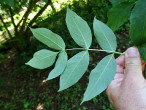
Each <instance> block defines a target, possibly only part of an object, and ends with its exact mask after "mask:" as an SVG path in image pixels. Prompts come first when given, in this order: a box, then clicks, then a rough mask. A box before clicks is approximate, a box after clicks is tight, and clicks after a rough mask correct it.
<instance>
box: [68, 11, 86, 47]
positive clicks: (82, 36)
mask: <svg viewBox="0 0 146 110" xmlns="http://www.w3.org/2000/svg"><path fill="white" fill-rule="evenodd" d="M68 15H69V16H70V13H68ZM76 16H77V15H76ZM70 18H71V19H72V20H73V22H74V23H75V25H76V27H77V29H78V30H79V32H80V34H81V37H82V38H83V40H84V42H85V46H86V48H88V46H87V42H86V41H85V39H84V36H83V34H82V32H81V31H80V29H79V27H78V25H77V24H76V22H75V20H74V19H73V18H72V16H70ZM68 24H69V22H68Z"/></svg>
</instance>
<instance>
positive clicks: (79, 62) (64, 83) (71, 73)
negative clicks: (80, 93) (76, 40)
mask: <svg viewBox="0 0 146 110" xmlns="http://www.w3.org/2000/svg"><path fill="white" fill-rule="evenodd" d="M86 54H87V52H85V53H84V55H83V56H82V58H81V59H80V61H79V62H78V63H77V65H76V66H75V68H74V69H73V71H72V72H71V73H70V74H69V75H68V77H67V78H66V79H67V80H66V81H64V82H68V79H69V77H70V76H71V75H72V73H73V72H74V71H75V69H76V68H77V66H78V65H79V63H80V62H81V60H82V59H83V57H84V56H85V55H86ZM64 84H66V83H64Z"/></svg>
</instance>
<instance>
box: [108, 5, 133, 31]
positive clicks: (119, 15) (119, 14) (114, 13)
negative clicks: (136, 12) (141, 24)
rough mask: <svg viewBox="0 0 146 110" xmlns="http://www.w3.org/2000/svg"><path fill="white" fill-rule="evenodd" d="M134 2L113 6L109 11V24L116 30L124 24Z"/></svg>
mask: <svg viewBox="0 0 146 110" xmlns="http://www.w3.org/2000/svg"><path fill="white" fill-rule="evenodd" d="M132 7H133V3H131V2H126V3H125V2H124V3H121V4H118V5H116V6H113V7H112V8H111V9H110V10H109V11H108V14H107V15H108V22H107V25H108V26H109V27H110V28H111V29H112V30H113V31H116V30H117V29H118V28H119V27H120V26H121V25H123V24H124V23H125V22H126V21H127V20H128V18H129V16H130V12H131V9H132Z"/></svg>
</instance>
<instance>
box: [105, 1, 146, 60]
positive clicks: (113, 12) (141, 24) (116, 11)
mask: <svg viewBox="0 0 146 110" xmlns="http://www.w3.org/2000/svg"><path fill="white" fill-rule="evenodd" d="M110 1H111V3H113V8H112V9H110V10H109V12H108V23H107V24H108V25H109V26H110V27H111V28H112V29H113V30H114V31H116V30H117V29H118V28H119V27H120V26H121V25H122V24H124V23H125V22H126V21H127V19H128V18H129V15H130V37H131V40H132V42H133V43H134V44H135V46H137V47H138V48H139V50H140V53H141V56H142V59H143V60H145V61H146V52H145V51H144V49H145V48H146V47H145V46H146V45H145V43H146V25H145V23H146V16H145V15H146V8H145V6H146V1H145V0H138V1H137V2H135V1H136V0H130V1H127V0H119V1H116V0H110ZM134 4H135V6H134V8H133V5H134ZM131 9H132V12H131Z"/></svg>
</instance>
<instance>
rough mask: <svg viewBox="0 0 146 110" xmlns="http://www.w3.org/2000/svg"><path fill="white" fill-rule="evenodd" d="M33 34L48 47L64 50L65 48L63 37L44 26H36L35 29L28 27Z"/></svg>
mask: <svg viewBox="0 0 146 110" xmlns="http://www.w3.org/2000/svg"><path fill="white" fill-rule="evenodd" d="M30 29H31V31H32V33H33V35H34V36H35V38H36V39H38V40H39V41H41V42H42V43H44V44H45V45H47V46H48V47H50V48H53V49H56V50H64V49H65V43H64V41H63V39H62V38H61V37H60V36H59V35H57V34H55V33H53V32H52V31H50V30H49V29H46V28H37V29H32V28H30Z"/></svg>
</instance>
